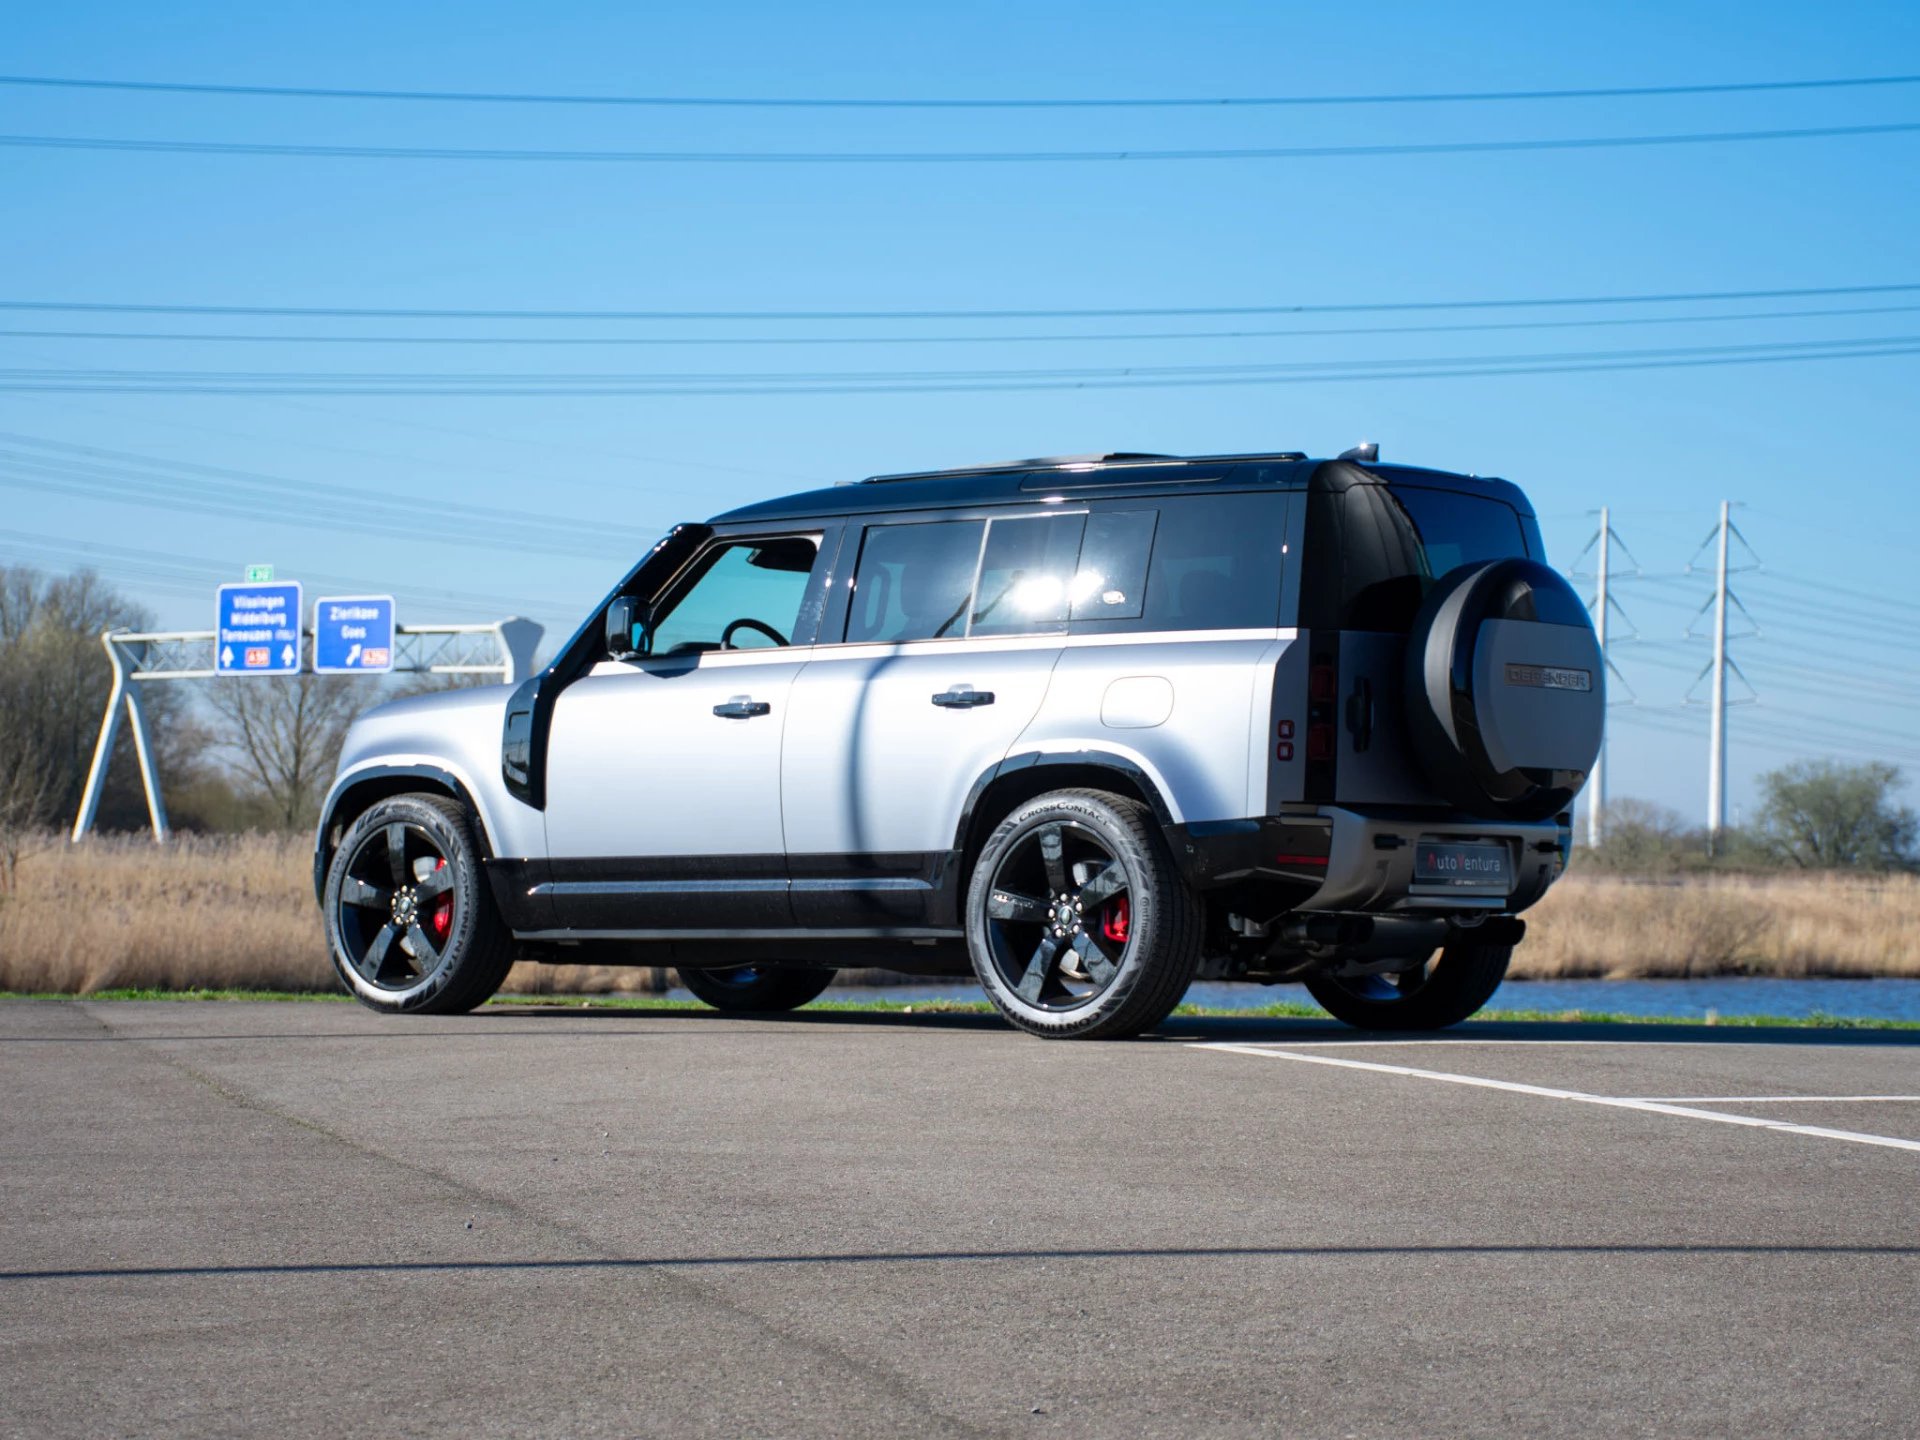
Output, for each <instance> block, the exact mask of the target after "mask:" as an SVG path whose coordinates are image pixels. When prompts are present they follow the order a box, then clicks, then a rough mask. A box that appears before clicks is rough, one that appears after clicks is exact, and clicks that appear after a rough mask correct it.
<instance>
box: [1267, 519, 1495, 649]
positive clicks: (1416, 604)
mask: <svg viewBox="0 0 1920 1440" xmlns="http://www.w3.org/2000/svg"><path fill="white" fill-rule="evenodd" d="M1306 550H1307V554H1306V568H1305V571H1304V572H1303V578H1302V587H1301V589H1302V593H1301V621H1302V623H1303V624H1307V625H1320V626H1328V627H1332V628H1336V629H1343V630H1381V631H1393V632H1401V631H1405V630H1406V629H1407V628H1408V627H1409V626H1411V625H1412V624H1413V617H1414V615H1415V614H1416V613H1417V612H1418V611H1419V609H1420V602H1421V601H1422V600H1424V599H1425V598H1426V594H1427V591H1428V590H1430V589H1432V588H1433V583H1434V581H1436V580H1438V579H1440V578H1441V577H1442V576H1444V575H1446V574H1447V573H1448V572H1449V571H1451V570H1456V569H1458V568H1459V567H1460V566H1462V565H1471V564H1477V563H1479V562H1480V561H1483V560H1497V559H1501V558H1503V557H1505V556H1508V555H1525V554H1527V553H1528V550H1527V533H1526V530H1525V528H1524V527H1523V525H1522V523H1521V519H1520V514H1519V512H1518V511H1516V510H1515V509H1514V508H1513V507H1512V506H1511V505H1508V504H1507V503H1506V502H1505V501H1503V500H1498V499H1495V498H1494V497H1493V496H1491V495H1474V494H1470V493H1465V492H1462V491H1458V490H1440V489H1433V488H1428V487H1426V486H1421V485H1400V484H1396V485H1391V486H1388V485H1367V484H1361V485H1352V486H1349V487H1347V488H1346V489H1344V490H1329V491H1324V492H1316V493H1314V494H1313V496H1312V497H1311V499H1310V501H1309V505H1308V510H1307V537H1306Z"/></svg>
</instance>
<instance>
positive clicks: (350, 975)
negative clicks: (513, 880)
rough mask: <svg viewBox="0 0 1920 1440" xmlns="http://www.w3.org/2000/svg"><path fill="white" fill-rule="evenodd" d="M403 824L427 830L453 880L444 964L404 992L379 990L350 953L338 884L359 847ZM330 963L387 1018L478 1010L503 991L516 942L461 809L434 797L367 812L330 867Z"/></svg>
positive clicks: (325, 908) (392, 802) (325, 910)
mask: <svg viewBox="0 0 1920 1440" xmlns="http://www.w3.org/2000/svg"><path fill="white" fill-rule="evenodd" d="M395 822H401V823H405V824H408V825H417V826H419V827H420V828H421V829H422V830H425V831H426V832H427V833H428V834H429V835H430V836H431V837H432V838H433V841H434V844H435V845H437V846H438V847H439V848H440V853H441V854H442V855H444V856H446V859H447V866H448V868H449V869H451V870H452V871H453V872H454V878H453V889H452V894H453V926H452V929H451V930H450V931H449V932H448V935H447V941H446V944H445V945H443V946H442V947H441V952H440V953H441V957H442V958H441V963H440V964H439V965H438V966H436V967H435V968H434V969H433V970H432V971H430V972H429V973H428V974H427V975H425V976H423V977H421V978H420V979H419V980H418V982H417V983H415V984H413V985H411V986H408V987H405V988H400V989H388V988H385V987H382V986H377V985H374V984H373V983H372V982H370V981H369V980H368V979H367V978H366V977H365V976H364V975H362V974H361V973H360V972H359V971H358V970H357V969H355V968H354V965H353V962H352V960H351V959H350V958H349V957H348V956H347V955H346V953H345V945H344V943H343V941H342V937H341V935H340V928H339V926H340V885H341V881H342V880H343V879H344V878H345V876H346V870H347V863H348V861H349V859H350V858H351V857H352V855H353V854H354V852H355V851H356V850H357V849H358V848H359V846H360V842H361V841H362V840H364V839H365V838H366V837H367V836H368V835H370V834H372V833H373V832H374V831H376V830H378V829H380V828H382V827H383V826H386V825H390V824H393V823H395ZM322 914H323V916H324V919H325V924H326V932H327V956H328V958H329V959H330V960H331V961H332V963H333V970H334V974H335V975H336V976H338V977H339V980H340V983H341V985H343V986H344V987H345V988H346V990H347V993H348V994H350V995H352V996H353V997H354V998H355V999H356V1000H358V1001H360V1003H361V1004H363V1005H366V1006H368V1007H370V1008H371V1009H374V1010H380V1011H384V1012H386V1013H388V1014H417V1013H434V1014H451V1013H459V1012H464V1011H467V1010H471V1009H473V1008H474V1007H475V1006H477V1005H479V1004H481V1003H482V1002H483V1001H485V1000H486V999H487V997H488V996H490V995H492V994H493V992H494V991H495V990H497V989H499V988H500V982H501V981H502V980H504V979H505V978H506V972H507V970H508V968H509V967H510V966H511V965H512V963H513V957H512V940H511V937H510V936H509V935H508V934H507V932H506V929H505V926H504V925H503V924H502V923H501V921H500V918H499V915H498V913H497V912H496V911H495V909H494V905H493V896H492V894H491V892H490V891H489V890H488V888H487V880H486V876H485V875H484V874H483V873H482V871H481V852H480V845H479V841H478V839H477V837H476V835H475V833H474V828H473V821H472V818H471V817H470V816H469V815H468V813H467V811H466V810H465V808H464V807H462V806H460V805H458V804H456V803H455V802H453V801H452V800H448V799H444V798H442V797H440V796H437V795H396V796H392V797H391V798H389V799H386V800H381V801H379V802H377V803H376V804H375V805H373V806H372V807H371V808H370V809H368V810H367V811H366V812H365V813H364V814H362V815H361V816H360V817H359V818H358V819H356V820H355V821H354V822H353V824H352V825H350V826H349V827H348V828H347V832H346V834H345V835H343V836H342V837H341V839H340V844H339V847H338V848H337V849H336V850H335V851H334V853H333V859H332V861H331V862H330V863H329V865H328V867H327V884H326V890H325V898H324V901H323V904H322Z"/></svg>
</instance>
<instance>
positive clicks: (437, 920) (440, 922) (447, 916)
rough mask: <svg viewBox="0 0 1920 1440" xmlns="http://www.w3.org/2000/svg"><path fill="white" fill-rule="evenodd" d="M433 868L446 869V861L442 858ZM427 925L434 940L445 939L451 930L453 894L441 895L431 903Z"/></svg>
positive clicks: (450, 892) (449, 892)
mask: <svg viewBox="0 0 1920 1440" xmlns="http://www.w3.org/2000/svg"><path fill="white" fill-rule="evenodd" d="M433 868H434V869H435V870H444V869H446V868H447V862H446V859H445V858H444V857H442V858H441V859H440V860H438V861H436V862H435V863H434V867H433ZM427 924H429V925H431V926H432V927H433V938H434V939H436V940H444V939H446V938H447V932H448V931H449V930H451V929H453V892H452V891H448V892H447V893H446V894H444V895H442V896H441V897H440V898H439V899H438V900H436V901H434V902H433V913H432V914H431V915H429V916H428V917H427Z"/></svg>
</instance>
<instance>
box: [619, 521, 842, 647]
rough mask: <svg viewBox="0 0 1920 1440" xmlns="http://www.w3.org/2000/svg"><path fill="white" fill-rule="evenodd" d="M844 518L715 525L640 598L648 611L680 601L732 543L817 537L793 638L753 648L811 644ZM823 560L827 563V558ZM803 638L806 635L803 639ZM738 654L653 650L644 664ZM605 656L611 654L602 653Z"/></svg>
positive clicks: (809, 645)
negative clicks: (713, 558) (671, 653)
mask: <svg viewBox="0 0 1920 1440" xmlns="http://www.w3.org/2000/svg"><path fill="white" fill-rule="evenodd" d="M845 532H846V522H845V521H844V520H840V519H833V520H810V521H801V522H798V523H795V522H788V523H785V524H778V525H740V526H727V527H725V528H720V529H716V530H715V531H714V532H713V534H712V535H710V536H708V537H707V539H706V541H705V542H704V543H703V544H702V545H701V546H700V547H699V548H698V549H696V550H695V551H694V552H693V553H692V554H691V555H689V556H688V557H687V558H686V560H685V561H683V562H682V563H681V564H680V566H679V567H678V568H676V569H675V570H674V572H673V574H672V575H670V576H668V577H667V580H666V583H664V584H663V585H661V586H660V587H659V588H658V589H656V590H655V591H654V592H653V593H652V594H651V595H643V596H641V597H640V598H641V599H643V600H645V601H646V602H647V606H648V609H649V610H653V609H657V608H658V607H659V606H660V605H662V604H664V603H666V602H667V601H669V600H674V601H678V600H679V599H680V598H681V597H682V595H683V594H684V593H685V588H686V587H687V585H688V584H689V583H690V577H692V576H694V575H695V574H697V573H698V572H699V571H700V570H701V567H702V566H703V565H704V564H705V562H706V560H707V557H708V556H710V555H712V554H713V553H714V552H715V551H718V550H723V549H726V548H727V547H728V546H732V545H740V544H751V543H753V542H754V541H756V540H797V539H807V540H810V539H813V538H814V537H815V536H818V537H819V540H820V547H819V551H818V554H817V555H816V556H815V559H814V562H813V569H812V570H811V571H810V572H809V573H808V575H807V588H806V590H805V591H804V592H803V594H802V595H801V597H800V619H799V622H798V623H797V624H796V625H795V626H794V633H793V634H792V636H790V637H789V639H790V641H791V643H790V644H787V645H784V646H773V645H766V646H754V647H752V648H753V649H754V650H755V651H764V652H765V653H767V654H771V655H777V654H782V653H784V652H786V651H790V650H801V649H810V648H811V647H812V646H813V645H814V643H815V637H816V636H817V635H818V634H819V633H820V621H821V612H822V611H823V610H824V609H825V608H826V592H827V588H828V585H829V582H830V581H831V579H832V576H833V573H834V570H835V568H836V567H837V565H838V563H839V554H840V545H841V542H842V540H843V538H844V536H845ZM823 562H824V563H823ZM604 609H605V607H604V606H603V607H602V611H603V613H604ZM803 637H804V638H803ZM722 653H724V654H739V653H742V652H740V651H724V652H722V651H698V652H694V653H691V654H687V655H675V656H665V655H649V656H647V657H645V659H644V661H642V662H641V663H646V664H653V663H678V664H697V663H698V662H699V660H700V658H701V656H702V655H710V654H722ZM600 658H601V659H603V660H604V659H606V658H607V657H606V656H604V655H602V656H601V657H600Z"/></svg>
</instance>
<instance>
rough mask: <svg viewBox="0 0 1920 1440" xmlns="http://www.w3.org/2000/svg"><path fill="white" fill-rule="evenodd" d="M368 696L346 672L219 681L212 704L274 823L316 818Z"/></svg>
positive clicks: (226, 741) (292, 824)
mask: <svg viewBox="0 0 1920 1440" xmlns="http://www.w3.org/2000/svg"><path fill="white" fill-rule="evenodd" d="M363 698H364V697H361V696H358V695H356V694H355V690H354V682H353V680H352V679H351V678H350V677H347V676H340V675H292V676H283V677H277V678H272V679H269V678H265V677H258V678H243V677H235V678H233V679H230V680H219V681H216V682H214V684H213V685H212V686H211V687H209V690H208V695H207V702H208V704H210V705H211V706H212V707H213V710H214V712H215V714H217V715H218V716H219V717H220V719H221V721H222V726H221V730H222V733H221V735H220V743H221V744H223V745H224V746H225V747H226V748H227V749H228V750H229V751H231V752H232V754H233V756H234V759H235V764H236V768H237V769H238V770H239V771H240V772H241V773H242V774H243V775H245V776H246V777H247V779H248V780H250V781H251V782H252V783H253V784H255V785H257V786H258V787H259V789H260V791H261V793H262V794H263V795H264V797H265V798H266V800H267V802H268V805H269V808H270V810H271V812H272V814H273V817H274V820H275V821H276V822H277V823H279V824H281V825H284V826H286V827H287V828H288V829H290V830H293V829H300V828H303V827H305V826H308V825H311V824H313V823H314V821H315V819H316V817H317V816H318V814H319V810H320V801H321V800H322V799H323V798H325V794H326V788H327V783H328V782H329V781H330V780H331V779H332V778H333V766H334V762H335V760H336V759H337V758H338V756H339V754H340V744H341V742H342V741H343V740H344V739H346V734H347V727H348V726H349V725H350V724H352V723H353V717H354V716H355V715H356V714H357V713H358V712H359V710H360V709H361V701H362V699H363Z"/></svg>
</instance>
